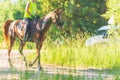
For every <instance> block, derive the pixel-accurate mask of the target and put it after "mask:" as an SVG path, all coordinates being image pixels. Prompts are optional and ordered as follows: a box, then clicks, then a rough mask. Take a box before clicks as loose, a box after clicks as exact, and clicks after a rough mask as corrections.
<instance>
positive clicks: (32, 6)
mask: <svg viewBox="0 0 120 80" xmlns="http://www.w3.org/2000/svg"><path fill="white" fill-rule="evenodd" d="M36 2H37V0H31V1H28V2H27V4H26V8H25V14H24V18H25V21H26V22H27V25H26V31H25V35H24V40H25V41H26V40H28V39H29V40H31V38H30V37H31V36H30V31H31V29H30V27H31V26H30V25H31V22H32V19H34V18H35V17H36V15H37V4H36Z"/></svg>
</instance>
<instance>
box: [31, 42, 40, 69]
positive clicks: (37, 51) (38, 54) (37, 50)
mask: <svg viewBox="0 0 120 80" xmlns="http://www.w3.org/2000/svg"><path fill="white" fill-rule="evenodd" d="M41 48H42V44H40V45H39V44H37V43H36V53H37V56H36V58H35V59H34V60H33V62H32V63H31V64H29V66H33V64H34V63H35V62H36V61H37V59H38V70H41V69H42V66H41V63H40V50H41Z"/></svg>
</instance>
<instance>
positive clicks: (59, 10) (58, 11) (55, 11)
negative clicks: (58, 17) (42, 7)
mask: <svg viewBox="0 0 120 80" xmlns="http://www.w3.org/2000/svg"><path fill="white" fill-rule="evenodd" d="M63 11H64V9H60V8H58V9H55V10H54V13H61V12H63Z"/></svg>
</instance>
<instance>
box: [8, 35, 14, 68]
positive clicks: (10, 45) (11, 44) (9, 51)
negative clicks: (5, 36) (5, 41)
mask: <svg viewBox="0 0 120 80" xmlns="http://www.w3.org/2000/svg"><path fill="white" fill-rule="evenodd" d="M14 42H15V38H13V37H10V43H9V48H8V62H9V65H10V66H11V67H12V66H13V65H12V63H11V59H10V53H11V49H12V46H13V44H14Z"/></svg>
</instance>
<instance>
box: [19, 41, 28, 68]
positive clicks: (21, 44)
mask: <svg viewBox="0 0 120 80" xmlns="http://www.w3.org/2000/svg"><path fill="white" fill-rule="evenodd" d="M24 46H25V42H23V41H22V40H20V46H19V52H20V54H21V55H22V56H23V60H24V61H25V65H26V67H27V60H26V57H25V56H24V54H23V47H24Z"/></svg>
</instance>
